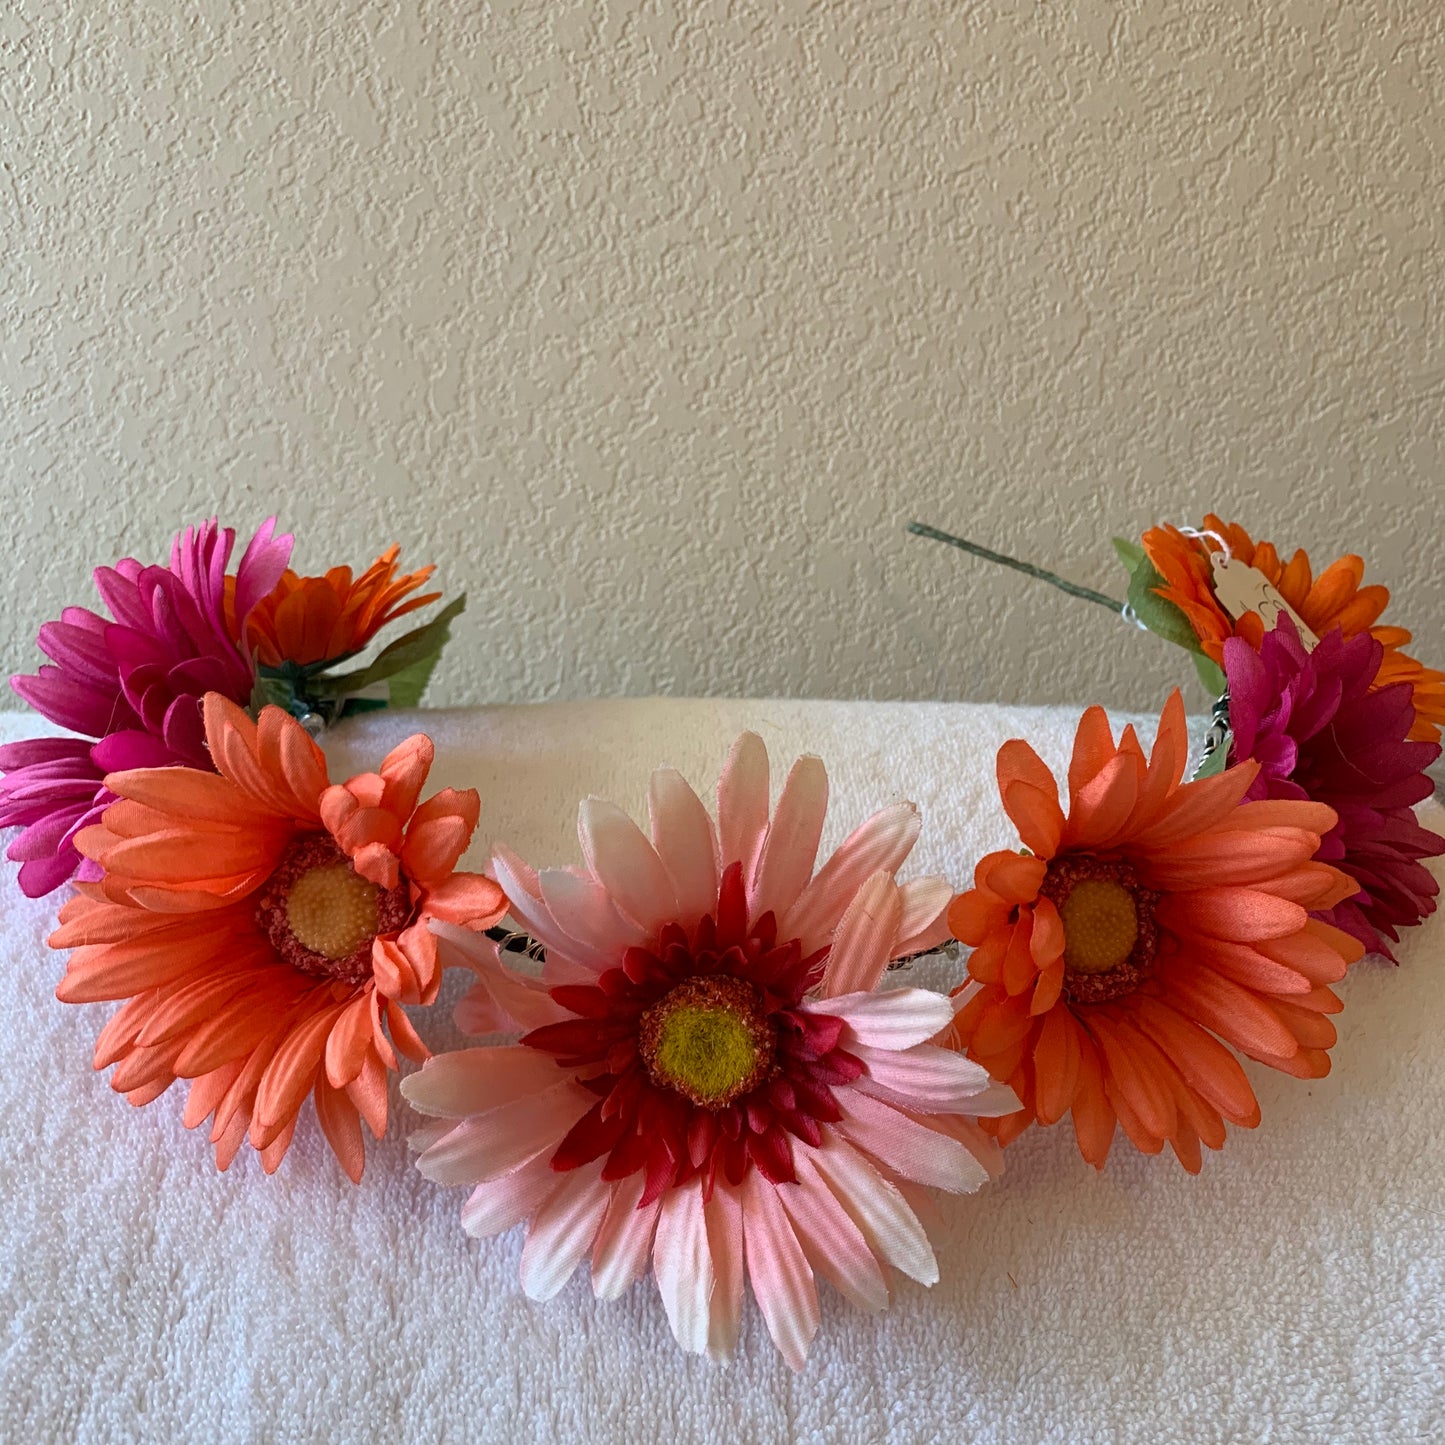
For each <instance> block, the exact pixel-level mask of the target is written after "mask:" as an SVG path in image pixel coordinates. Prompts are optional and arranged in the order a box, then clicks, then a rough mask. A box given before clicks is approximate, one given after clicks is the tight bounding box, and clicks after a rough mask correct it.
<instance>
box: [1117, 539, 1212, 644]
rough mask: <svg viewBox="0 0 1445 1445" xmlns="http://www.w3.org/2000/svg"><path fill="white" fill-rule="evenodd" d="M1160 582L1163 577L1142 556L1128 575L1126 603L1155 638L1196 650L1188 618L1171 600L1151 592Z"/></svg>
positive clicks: (1195, 639) (1192, 630)
mask: <svg viewBox="0 0 1445 1445" xmlns="http://www.w3.org/2000/svg"><path fill="white" fill-rule="evenodd" d="M1163 582H1164V579H1163V578H1162V577H1161V576H1160V575H1159V573H1158V572H1156V571H1155V570H1154V564H1153V563H1152V562H1150V560H1149V559H1148V558H1147V557H1145V558H1144V560H1143V561H1142V562H1140V563H1139V565H1138V566H1137V567H1136V568H1135V569H1134V572H1133V575H1132V576H1131V577H1130V578H1129V606H1130V607H1132V608H1133V609H1134V615H1135V616H1136V617H1137V618H1138V619H1139V621H1140V622H1142V623H1143V624H1144V626H1145V627H1147V628H1148V629H1149V631H1150V632H1152V633H1154V635H1155V636H1156V637H1162V638H1163V639H1164V640H1165V642H1172V643H1175V644H1176V645H1177V646H1179V647H1183V648H1186V649H1187V650H1188V651H1190V652H1198V651H1199V639H1198V638H1197V637H1196V636H1195V635H1194V629H1193V627H1191V626H1190V625H1189V619H1188V618H1187V617H1186V616H1185V615H1184V614H1183V612H1181V611H1180V610H1179V608H1177V607H1176V606H1175V605H1174V604H1173V603H1172V602H1169V601H1166V600H1165V599H1164V598H1163V597H1161V596H1160V595H1159V594H1158V593H1157V592H1155V591H1154V589H1155V588H1156V587H1159V586H1162V585H1163Z"/></svg>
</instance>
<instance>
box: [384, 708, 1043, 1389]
mask: <svg viewBox="0 0 1445 1445" xmlns="http://www.w3.org/2000/svg"><path fill="white" fill-rule="evenodd" d="M768 796H769V793H768V758H767V752H766V750H765V749H764V747H763V744H762V741H761V740H760V739H759V738H757V737H756V736H754V735H752V734H744V736H743V737H742V738H741V739H740V740H739V742H738V743H737V745H736V746H735V747H734V749H733V751H732V754H731V756H730V758H729V760H728V765H727V767H726V769H725V770H724V773H723V776H722V780H721V782H720V783H719V786H718V813H717V819H718V821H717V825H716V827H715V826H714V823H713V820H712V819H711V818H710V817H709V815H708V812H707V809H706V808H705V807H704V805H703V804H702V802H701V801H700V800H699V798H698V797H697V795H696V794H695V793H694V792H693V791H692V789H691V788H690V787H689V786H688V785H687V783H685V782H684V781H683V779H682V778H681V777H680V776H679V775H678V774H677V773H676V772H673V771H671V770H661V771H659V772H657V773H654V774H653V778H652V788H651V793H650V799H649V809H650V816H651V838H650V839H649V838H648V837H647V836H646V835H644V833H643V832H642V830H641V829H640V828H638V827H637V825H636V824H635V823H633V822H632V820H631V819H630V818H628V817H627V815H626V814H625V813H623V812H622V811H621V810H619V809H618V808H615V807H613V806H612V805H611V804H608V803H603V802H600V801H598V800H596V799H589V800H588V801H587V802H585V803H584V804H583V805H582V809H581V816H580V824H579V826H580V832H581V838H582V851H583V855H584V856H585V858H586V860H587V867H586V870H585V871H583V872H573V871H567V870H562V869H551V870H547V871H544V872H541V873H536V872H533V871H532V870H531V869H530V868H529V867H527V865H526V864H525V863H523V862H522V861H521V860H520V859H519V858H517V857H516V856H515V855H514V854H512V853H511V852H509V851H507V850H505V849H499V850H498V851H497V852H496V853H495V855H494V858H493V864H494V870H495V872H496V875H497V877H498V879H499V880H500V881H501V883H502V885H503V887H504V888H505V889H506V891H507V894H508V897H509V898H510V899H511V905H512V916H513V918H514V919H515V920H516V922H517V924H518V925H519V926H520V927H521V928H524V929H526V930H527V931H528V932H529V933H530V934H531V935H532V937H533V938H535V939H536V940H538V941H539V942H541V943H542V944H543V945H544V946H545V948H546V953H547V972H546V974H544V976H543V978H542V979H541V980H535V979H531V978H528V977H525V976H521V975H517V974H513V973H511V972H510V971H509V970H507V969H505V968H503V967H502V965H501V964H500V962H499V961H498V958H497V953H496V949H495V947H494V946H491V945H483V948H484V949H485V952H484V953H482V954H481V956H480V957H478V958H477V959H476V962H475V966H476V967H477V968H478V970H479V973H480V978H479V981H478V986H477V990H476V991H475V993H474V996H473V998H472V999H471V1000H470V1001H464V1005H465V1008H464V1009H463V1010H462V1013H461V1015H460V1018H459V1021H462V1022H464V1023H465V1024H466V1025H467V1026H468V1027H470V1028H471V1029H473V1030H480V1029H494V1028H497V1027H499V1026H500V1025H501V1024H502V1023H504V1022H506V1021H507V1019H508V1018H510V1019H512V1020H515V1021H516V1024H517V1025H523V1026H527V1027H528V1028H529V1032H527V1033H525V1034H524V1035H523V1036H522V1038H521V1040H520V1042H518V1043H515V1044H510V1045H502V1046H493V1047H483V1048H476V1049H469V1050H463V1051H460V1052H457V1053H452V1054H446V1055H442V1056H440V1057H438V1058H436V1059H433V1060H432V1061H431V1062H430V1063H429V1064H428V1065H427V1066H426V1067H425V1068H424V1069H423V1070H422V1071H421V1072H420V1073H417V1074H412V1075H411V1076H410V1077H408V1078H407V1079H405V1080H404V1081H403V1085H402V1088H403V1092H404V1094H405V1096H406V1097H407V1099H409V1100H410V1101H411V1103H412V1104H413V1105H414V1106H415V1107H416V1108H418V1109H419V1110H421V1111H422V1112H424V1113H427V1114H432V1115H436V1116H438V1117H440V1118H441V1119H443V1120H445V1121H447V1122H445V1123H443V1124H442V1125H440V1126H434V1127H433V1128H432V1129H430V1130H429V1131H427V1132H426V1133H425V1135H424V1143H425V1144H426V1145H427V1147H426V1148H425V1152H423V1153H422V1155H421V1157H420V1160H419V1165H420V1168H421V1170H422V1172H423V1173H424V1174H425V1175H427V1177H429V1178H431V1179H433V1180H435V1181H436V1182H438V1183H441V1184H466V1185H471V1186H473V1192H472V1194H471V1197H470V1199H469V1200H468V1201H467V1203H466V1204H465V1205H464V1206H463V1209H462V1223H463V1226H464V1227H465V1228H466V1229H467V1230H468V1231H469V1232H471V1233H472V1234H476V1235H491V1234H496V1233H499V1232H501V1231H503V1230H506V1229H510V1228H511V1227H512V1226H513V1225H516V1224H519V1223H522V1222H523V1221H525V1222H526V1224H527V1241H526V1244H525V1246H524V1248H523V1251H522V1264H521V1276H522V1284H523V1288H524V1289H525V1290H526V1292H527V1293H528V1294H529V1295H530V1296H532V1297H533V1298H537V1299H545V1298H549V1297H550V1296H552V1295H554V1294H556V1293H557V1291H558V1290H560V1289H561V1288H562V1286H563V1284H565V1283H566V1281H567V1279H568V1278H569V1277H570V1276H571V1274H572V1272H573V1270H574V1269H575V1268H576V1267H577V1266H578V1265H579V1264H580V1263H581V1262H582V1261H583V1260H584V1259H587V1258H589V1257H590V1259H591V1269H592V1285H593V1289H594V1290H595V1292H596V1293H597V1295H598V1296H599V1297H602V1298H614V1297H616V1296H617V1295H619V1294H621V1293H622V1291H623V1290H625V1289H627V1288H628V1287H629V1286H630V1285H631V1284H632V1283H633V1282H634V1281H635V1280H637V1279H638V1278H640V1277H641V1275H642V1274H643V1273H644V1272H645V1271H646V1269H647V1267H648V1264H649V1261H650V1262H651V1265H652V1269H653V1272H654V1274H655V1276H656V1279H657V1285H658V1289H659V1291H660V1293H661V1295H662V1300H663V1304H664V1307H665V1309H666V1312H667V1317H668V1320H669V1322H670V1324H671V1326H672V1330H673V1333H674V1335H675V1336H676V1338H677V1340H678V1343H679V1344H681V1345H682V1347H683V1348H684V1349H686V1350H691V1351H703V1350H707V1351H709V1352H710V1353H712V1354H714V1355H719V1356H726V1355H727V1354H729V1353H730V1352H731V1350H732V1348H733V1346H734V1344H735V1343H736V1340H737V1337H738V1328H739V1319H740V1315H741V1310H742V1302H743V1283H744V1277H745V1276H746V1278H747V1280H748V1281H749V1282H750V1283H751V1286H752V1291H753V1295H754V1297H755V1298H756V1300H757V1302H758V1305H759V1307H760V1309H761V1311H762V1314H763V1317H764V1320H765V1321H766V1324H767V1327H768V1330H769V1332H770V1333H771V1335H772V1338H773V1340H774V1342H775V1343H776V1344H777V1346H778V1348H779V1349H780V1350H781V1351H782V1353H783V1354H784V1356H785V1357H786V1358H787V1360H788V1362H789V1363H790V1364H791V1365H792V1366H793V1367H794V1368H795V1369H797V1368H801V1367H802V1364H803V1361H804V1358H805V1356H806V1353H807V1349H808V1345H809V1343H810V1341H811V1339H812V1337H813V1335H814V1332H815V1331H816V1330H817V1327H818V1296H817V1289H816V1285H815V1274H820V1275H822V1276H823V1277H824V1278H825V1279H827V1280H828V1281H830V1282H831V1283H832V1284H833V1286H834V1287H835V1288H837V1289H838V1290H839V1291H840V1292H841V1293H842V1294H843V1295H844V1296H846V1297H847V1298H848V1299H850V1300H852V1301H853V1302H854V1303H856V1304H859V1305H862V1306H863V1307H865V1308H869V1309H881V1308H882V1307H883V1306H884V1305H885V1304H886V1303H887V1301H888V1294H889V1283H888V1269H889V1267H890V1266H891V1267H893V1268H895V1269H897V1270H899V1271H901V1272H902V1273H903V1274H906V1275H909V1276H911V1277H912V1278H914V1279H916V1280H920V1281H922V1282H923V1283H925V1284H931V1283H932V1282H933V1281H934V1280H935V1279H936V1278H937V1275H938V1267H937V1264H936V1262H935V1260H934V1256H933V1251H932V1249H931V1248H930V1246H929V1244H928V1241H927V1238H926V1236H925V1235H924V1232H923V1229H922V1226H921V1225H920V1224H919V1221H918V1218H917V1216H916V1214H915V1213H914V1208H913V1205H914V1202H915V1199H916V1196H915V1193H914V1191H915V1189H916V1187H917V1186H919V1185H931V1186H935V1187H938V1188H942V1189H946V1190H951V1191H953V1192H958V1193H962V1192H967V1191H970V1190H973V1189H976V1188H977V1187H978V1186H979V1185H981V1184H982V1183H983V1182H984V1181H985V1180H986V1179H987V1178H988V1177H989V1175H990V1174H991V1173H992V1172H994V1171H995V1170H997V1168H998V1167H999V1163H1000V1159H999V1151H998V1149H997V1146H996V1145H994V1143H993V1141H992V1140H990V1139H989V1138H988V1136H987V1135H986V1134H985V1133H984V1132H983V1130H982V1129H981V1128H980V1127H979V1125H978V1124H977V1123H976V1122H975V1119H976V1117H977V1116H979V1115H986V1114H992V1113H998V1112H1009V1111H1012V1110H1013V1109H1014V1108H1016V1107H1017V1100H1016V1099H1015V1098H1014V1096H1013V1095H1012V1094H1011V1093H1009V1091H1008V1090H1006V1089H999V1088H998V1087H996V1086H993V1085H991V1083H990V1081H989V1078H988V1076H987V1074H986V1073H985V1072H984V1070H983V1069H981V1068H979V1067H978V1066H977V1065H974V1064H971V1063H969V1062H968V1061H967V1060H965V1059H963V1058H961V1057H960V1056H958V1055H957V1054H955V1053H951V1052H950V1051H948V1050H946V1049H942V1048H938V1047H935V1046H934V1045H933V1044H931V1043H930V1042H929V1040H930V1039H932V1038H933V1037H934V1036H935V1035H936V1034H938V1033H939V1032H940V1031H941V1030H944V1029H946V1028H947V1027H948V1026H949V1025H950V1024H951V1021H952V1018H953V1009H952V1006H951V1004H950V1003H949V1001H948V1000H947V999H946V998H944V997H942V996H941V995H939V994H936V993H931V992H928V991H925V990H922V989H916V988H901V989H897V990H892V991H887V992H882V993H878V992H875V990H876V988H877V985H878V983H879V980H880V979H881V978H882V976H883V972H884V969H885V968H886V967H887V964H888V962H889V960H890V959H895V958H900V957H903V956H905V955H907V954H911V953H914V952H917V951H919V950H923V949H928V948H930V947H934V946H936V945H937V944H939V943H940V942H942V941H943V939H944V938H946V937H947V928H946V926H945V925H944V922H943V918H942V915H943V912H944V910H945V909H946V907H947V905H948V899H949V889H948V886H947V884H945V883H944V882H943V881H942V880H941V879H935V878H924V879H918V880H915V881H913V882H910V883H905V884H902V885H900V884H898V883H897V882H896V881H895V877H894V875H895V873H896V872H897V870H898V868H899V867H900V866H901V865H902V863H903V861H904V859H905V858H906V857H907V855H908V853H909V852H910V850H911V849H912V847H913V843H914V841H915V840H916V838H917V836H918V831H919V820H918V814H917V810H916V809H915V808H914V807H913V805H912V804H910V803H900V804H897V805H895V806H893V807H890V808H886V809H884V810H883V811H882V812H880V813H878V814H877V815H876V816H874V817H873V818H871V819H869V821H867V822H866V823H864V824H863V825H862V826H861V827H860V828H858V829H857V831H856V832H854V833H853V834H852V836H851V837H849V838H848V839H847V840H846V841H845V842H844V843H843V844H842V846H841V847H840V848H839V849H838V850H837V852H836V853H834V854H833V855H832V857H830V858H829V859H828V861H827V862H826V863H824V864H823V866H822V867H821V868H820V869H819V870H818V871H817V873H816V874H815V873H814V862H815V860H816V856H817V851H818V843H819V838H820V836H821V833H822V828H823V816H824V811H825V808H826V804H827V777H826V774H825V773H824V770H823V765H822V764H821V763H820V762H819V761H818V759H816V758H804V759H802V760H800V761H799V762H798V763H797V765H796V766H795V767H794V768H793V770H792V772H791V773H790V774H789V776H788V780H787V784H786V786H785V787H784V789H783V792H782V796H781V798H780V800H779V802H778V805H777V809H776V811H775V812H774V813H773V816H772V820H771V822H770V821H769V817H768ZM474 951H475V950H474ZM453 1121H455V1122H453Z"/></svg>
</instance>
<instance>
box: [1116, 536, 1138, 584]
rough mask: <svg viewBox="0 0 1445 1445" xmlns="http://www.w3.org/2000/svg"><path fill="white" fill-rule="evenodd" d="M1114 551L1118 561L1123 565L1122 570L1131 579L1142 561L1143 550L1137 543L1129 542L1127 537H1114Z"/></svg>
mask: <svg viewBox="0 0 1445 1445" xmlns="http://www.w3.org/2000/svg"><path fill="white" fill-rule="evenodd" d="M1113 540H1114V550H1115V551H1116V552H1117V553H1118V554H1119V560H1120V561H1121V562H1122V563H1123V564H1124V570H1125V571H1126V572H1127V573H1128V574H1129V575H1130V576H1131V577H1132V576H1133V575H1134V572H1135V570H1136V569H1137V568H1138V566H1139V564H1140V563H1141V562H1142V561H1143V560H1144V549H1143V548H1142V547H1141V546H1140V545H1139V544H1138V543H1137V542H1131V541H1130V540H1129V539H1128V538H1127V537H1115V538H1114V539H1113Z"/></svg>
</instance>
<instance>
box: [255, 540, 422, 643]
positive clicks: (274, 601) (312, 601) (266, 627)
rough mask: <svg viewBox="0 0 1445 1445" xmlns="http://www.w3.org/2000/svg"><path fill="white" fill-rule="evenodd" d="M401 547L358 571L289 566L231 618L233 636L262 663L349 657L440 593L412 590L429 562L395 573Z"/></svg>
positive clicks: (391, 549) (387, 550) (388, 549)
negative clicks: (314, 571) (302, 571)
mask: <svg viewBox="0 0 1445 1445" xmlns="http://www.w3.org/2000/svg"><path fill="white" fill-rule="evenodd" d="M400 551H401V548H400V547H398V546H395V545H392V546H390V547H388V548H387V549H386V551H385V552H383V553H382V554H381V556H380V557H378V558H377V559H376V561H375V562H373V563H372V564H371V566H370V567H368V568H367V569H366V571H365V572H363V573H362V574H361V576H360V577H357V578H355V579H353V578H352V575H351V568H350V567H332V568H331V569H330V570H329V571H328V572H327V573H326V575H325V576H323V577H299V576H297V574H296V573H295V572H292V571H290V570H289V569H288V570H287V571H286V572H285V573H284V575H283V576H282V577H281V580H280V581H279V582H278V583H277V584H276V586H275V587H274V588H273V589H272V590H271V591H270V592H268V593H267V595H266V596H265V597H263V598H261V600H260V602H259V603H258V604H257V605H256V606H255V607H254V608H252V609H251V611H250V612H249V613H248V614H247V616H246V617H245V619H244V621H243V620H242V619H240V618H233V619H232V623H233V626H234V628H235V636H236V638H237V640H238V641H241V642H243V643H244V644H246V645H247V646H249V647H251V648H254V649H255V652H256V656H257V658H258V659H259V661H260V662H261V664H262V666H264V667H280V666H282V665H283V664H284V663H288V662H291V663H296V664H298V665H300V666H308V665H310V664H312V663H318V662H330V661H333V660H336V659H339V658H342V657H350V656H351V655H353V654H354V653H357V652H360V651H361V650H362V648H364V647H365V646H366V644H367V643H368V642H370V641H371V639H372V638H373V637H375V636H376V634H377V633H378V632H380V631H381V629H382V628H383V627H385V626H386V625H387V624H388V623H389V622H395V621H396V619H397V618H398V617H404V616H405V615H406V614H407V613H408V612H414V611H415V610H416V609H417V608H418V607H425V606H426V605H427V603H429V602H435V601H436V600H437V598H439V597H440V596H441V593H440V592H427V593H424V594H423V595H422V596H420V597H411V596H409V595H408V594H410V593H412V592H415V591H416V590H417V588H418V587H421V586H422V585H424V584H425V583H426V581H427V580H428V579H429V578H430V577H431V575H432V573H433V572H434V571H435V570H436V569H435V568H434V567H422V568H421V569H419V570H418V571H416V572H408V573H406V574H404V575H403V576H400V577H398V576H397V575H396V559H397V556H398V555H399V553H400Z"/></svg>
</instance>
